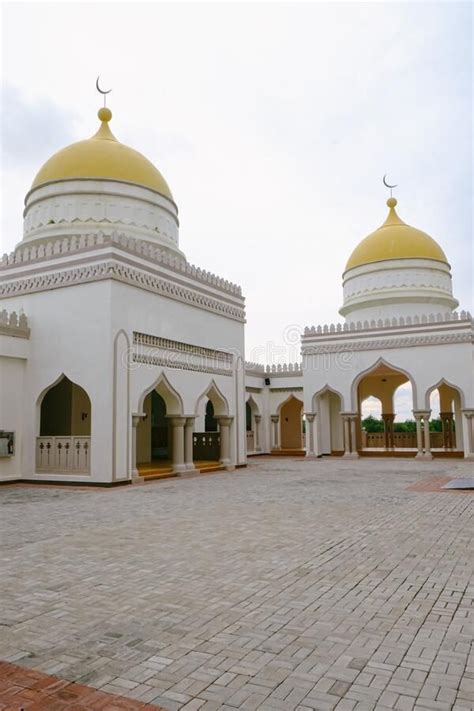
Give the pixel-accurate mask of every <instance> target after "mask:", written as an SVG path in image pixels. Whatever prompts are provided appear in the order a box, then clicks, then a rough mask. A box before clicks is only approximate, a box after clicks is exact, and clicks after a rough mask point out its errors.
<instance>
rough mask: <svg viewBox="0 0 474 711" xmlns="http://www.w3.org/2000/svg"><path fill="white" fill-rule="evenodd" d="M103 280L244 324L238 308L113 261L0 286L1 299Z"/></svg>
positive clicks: (243, 317) (242, 312)
mask: <svg viewBox="0 0 474 711" xmlns="http://www.w3.org/2000/svg"><path fill="white" fill-rule="evenodd" d="M104 279H114V280H116V281H121V282H123V283H126V284H131V285H133V286H137V287H139V288H141V289H146V290H147V291H151V292H153V293H155V294H161V295H162V296H166V297H168V298H170V299H175V300H177V301H183V302H185V303H188V304H191V305H192V306H196V307H198V308H200V309H206V310H207V311H213V312H214V313H218V314H221V315H223V316H226V317H227V318H232V319H234V320H236V321H245V312H244V309H243V308H242V307H240V306H234V305H232V304H229V303H225V302H222V301H219V300H218V299H217V298H216V299H214V298H212V297H210V296H205V295H203V294H202V293H199V292H198V291H193V290H192V289H191V288H186V287H184V286H181V285H179V284H175V283H173V282H172V281H168V280H166V279H162V278H160V277H157V276H153V275H152V274H149V273H146V272H142V271H139V270H138V269H132V268H131V267H127V266H124V265H122V264H119V263H118V262H114V261H106V262H98V263H96V264H93V265H89V266H85V267H78V268H75V269H64V270H62V271H56V272H53V273H49V274H41V275H39V276H34V277H26V278H24V279H21V278H18V279H15V280H13V281H11V282H7V283H4V284H1V283H0V296H3V297H8V296H17V295H18V294H29V293H33V292H37V291H45V290H48V289H59V288H62V287H67V286H74V285H75V284H83V283H87V282H91V281H102V280H104Z"/></svg>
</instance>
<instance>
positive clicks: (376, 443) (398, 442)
mask: <svg viewBox="0 0 474 711" xmlns="http://www.w3.org/2000/svg"><path fill="white" fill-rule="evenodd" d="M393 443H394V446H395V447H400V448H402V449H416V448H417V444H416V432H394V433H393ZM430 446H431V447H434V448H435V449H438V448H442V447H443V446H444V443H443V433H442V432H430ZM362 447H364V448H365V447H368V448H370V447H377V448H385V432H367V433H365V432H363V433H362Z"/></svg>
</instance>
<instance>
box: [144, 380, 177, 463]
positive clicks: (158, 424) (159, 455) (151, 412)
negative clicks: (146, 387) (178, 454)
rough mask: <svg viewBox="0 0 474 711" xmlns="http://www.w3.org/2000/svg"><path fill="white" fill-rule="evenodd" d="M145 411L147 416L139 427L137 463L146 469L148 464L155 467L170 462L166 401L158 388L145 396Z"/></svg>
mask: <svg viewBox="0 0 474 711" xmlns="http://www.w3.org/2000/svg"><path fill="white" fill-rule="evenodd" d="M143 412H144V415H145V416H144V417H143V418H142V420H141V421H140V422H139V424H138V427H137V463H138V464H139V465H142V466H141V469H142V470H145V467H144V466H143V465H146V464H148V465H150V467H153V466H154V464H155V463H156V464H157V465H158V464H159V463H162V462H165V461H169V462H170V461H171V447H170V437H169V428H170V425H169V420H168V419H167V411H166V402H165V400H164V399H163V397H162V396H161V395H160V394H159V393H158V392H157V391H156V390H152V391H151V393H148V395H147V396H146V397H145V400H144V402H143Z"/></svg>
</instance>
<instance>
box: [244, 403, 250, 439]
mask: <svg viewBox="0 0 474 711" xmlns="http://www.w3.org/2000/svg"><path fill="white" fill-rule="evenodd" d="M245 425H246V430H247V432H251V431H252V408H251V407H250V403H249V402H246V403H245Z"/></svg>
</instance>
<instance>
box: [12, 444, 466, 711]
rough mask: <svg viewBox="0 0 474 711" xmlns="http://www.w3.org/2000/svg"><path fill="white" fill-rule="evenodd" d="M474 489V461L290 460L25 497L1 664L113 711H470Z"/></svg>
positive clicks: (20, 491) (17, 503) (18, 512)
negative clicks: (461, 484) (105, 697)
mask: <svg viewBox="0 0 474 711" xmlns="http://www.w3.org/2000/svg"><path fill="white" fill-rule="evenodd" d="M468 476H472V463H470V462H465V461H463V460H455V459H453V460H439V459H435V460H433V461H416V462H415V461H414V460H409V459H405V460H404V459H396V460H395V459H391V460H390V459H377V458H374V459H359V460H357V461H350V460H343V459H342V458H337V457H335V458H328V459H323V460H314V461H307V460H305V459H304V458H298V459H297V458H293V459H283V458H278V457H273V458H256V459H253V460H251V466H250V467H249V468H248V469H247V470H238V471H236V472H231V473H230V472H218V473H216V474H211V475H208V476H204V477H199V476H197V477H194V478H190V479H179V478H177V479H166V480H164V481H157V482H152V483H150V484H147V485H138V486H131V487H124V488H119V489H112V490H111V489H96V490H90V489H88V490H85V489H77V488H74V489H72V488H66V487H63V488H58V487H53V486H49V487H44V488H40V487H36V488H34V487H31V486H26V485H20V486H5V487H3V488H0V504H1V516H0V539H1V541H2V546H1V547H0V556H1V563H0V567H1V569H2V575H1V577H0V599H1V601H2V605H1V611H0V659H3V660H5V661H6V662H8V663H11V664H14V665H16V666H19V667H21V668H22V669H24V670H34V671H35V672H39V673H41V674H48V675H54V676H55V677H58V678H60V679H63V680H66V681H71V682H72V681H75V682H77V684H78V685H80V686H81V688H82V687H84V688H85V687H89V690H90V688H92V689H97V690H100V692H101V693H102V694H112V695H115V696H119V697H122V702H121V705H119V704H115V707H114V706H111V707H108V706H107V705H106V702H105V701H104V705H103V706H101V705H100V703H102V702H101V701H100V700H99V701H98V705H97V706H93V708H97V709H102V708H117V707H118V708H125V709H127V708H129V709H134V708H140V705H139V704H136V703H135V702H140V703H141V704H154V705H156V706H161V707H163V708H165V709H167V711H175V710H177V709H185V710H186V711H218V710H222V711H236V709H240V710H241V711H244V710H245V711H251V710H252V709H259V710H261V711H296V709H298V711H308V710H311V709H313V710H318V711H323V710H327V711H332V710H333V709H336V710H337V711H371V710H376V709H377V710H378V709H380V711H388V710H392V709H396V710H397V711H404V710H407V711H410V710H412V709H413V710H414V711H435V710H436V711H467V710H468V709H472V708H473V705H474V651H473V648H472V629H473V623H474V584H473V561H472V551H473V550H474V495H473V494H472V493H470V492H455V491H446V490H442V489H441V488H440V487H441V486H442V485H443V484H444V483H445V482H446V481H448V480H449V479H453V478H455V477H468ZM20 676H21V673H20ZM66 687H67V688H68V689H70V686H68V685H67V684H66ZM84 693H86V692H84ZM88 693H89V692H88ZM132 700H133V701H132ZM56 701H57V704H56ZM107 703H109V701H107ZM2 704H3V708H5V703H3V702H0V708H2ZM61 704H62V702H61V699H59V700H58V699H55V705H54V706H53V707H51V708H53V709H54V710H55V711H57V710H59V709H63V708H68V711H78V708H81V701H80V700H76V702H75V704H76V709H75V708H74V703H73V701H72V699H71V703H70V704H69V706H68V705H67V704H63V705H61ZM127 704H128V705H127ZM84 706H85V708H87V705H86V704H85V703H84ZM6 708H8V709H12V710H13V711H19V709H17V708H16V707H15V706H14V705H13V706H12V705H11V700H10V702H7V705H6ZM24 708H25V711H36V710H37V709H38V710H39V709H41V708H45V707H44V706H34V704H33V703H31V704H30V703H29V702H28V700H27V702H26V703H25V704H24ZM48 708H49V707H48Z"/></svg>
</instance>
